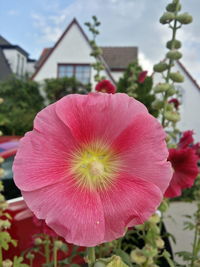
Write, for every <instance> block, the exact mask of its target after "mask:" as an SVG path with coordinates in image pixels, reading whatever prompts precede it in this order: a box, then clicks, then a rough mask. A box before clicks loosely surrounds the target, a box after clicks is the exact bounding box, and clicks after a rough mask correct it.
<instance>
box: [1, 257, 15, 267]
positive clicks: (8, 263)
mask: <svg viewBox="0 0 200 267" xmlns="http://www.w3.org/2000/svg"><path fill="white" fill-rule="evenodd" d="M12 266H13V262H12V261H11V260H9V259H6V260H5V261H3V265H2V267H12Z"/></svg>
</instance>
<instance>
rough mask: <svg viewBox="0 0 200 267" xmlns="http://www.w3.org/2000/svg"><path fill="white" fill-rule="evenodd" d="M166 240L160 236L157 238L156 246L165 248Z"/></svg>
mask: <svg viewBox="0 0 200 267" xmlns="http://www.w3.org/2000/svg"><path fill="white" fill-rule="evenodd" d="M164 246H165V242H164V241H163V240H162V238H160V237H158V238H156V247H157V248H159V249H162V248H164Z"/></svg>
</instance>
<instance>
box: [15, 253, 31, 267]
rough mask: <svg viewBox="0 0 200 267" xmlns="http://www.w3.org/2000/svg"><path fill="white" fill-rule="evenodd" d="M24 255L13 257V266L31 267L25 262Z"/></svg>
mask: <svg viewBox="0 0 200 267" xmlns="http://www.w3.org/2000/svg"><path fill="white" fill-rule="evenodd" d="M23 260H24V259H23V258H22V257H17V256H15V257H14V259H13V267H29V265H27V264H25V263H23Z"/></svg>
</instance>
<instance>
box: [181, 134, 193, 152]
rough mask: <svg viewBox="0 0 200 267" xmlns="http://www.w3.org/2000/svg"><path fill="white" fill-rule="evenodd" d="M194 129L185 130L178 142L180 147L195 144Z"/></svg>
mask: <svg viewBox="0 0 200 267" xmlns="http://www.w3.org/2000/svg"><path fill="white" fill-rule="evenodd" d="M193 134H194V132H193V131H185V132H183V135H182V137H181V139H180V141H179V143H178V147H179V148H187V147H189V146H190V145H193V143H194V138H193Z"/></svg>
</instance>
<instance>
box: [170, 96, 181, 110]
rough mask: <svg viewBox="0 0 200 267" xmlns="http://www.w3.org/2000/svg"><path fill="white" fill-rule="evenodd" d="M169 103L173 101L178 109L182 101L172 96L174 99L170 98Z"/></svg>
mask: <svg viewBox="0 0 200 267" xmlns="http://www.w3.org/2000/svg"><path fill="white" fill-rule="evenodd" d="M169 103H173V104H174V107H175V109H178V107H179V105H180V102H179V101H178V99H177V98H172V99H170V100H169Z"/></svg>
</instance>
